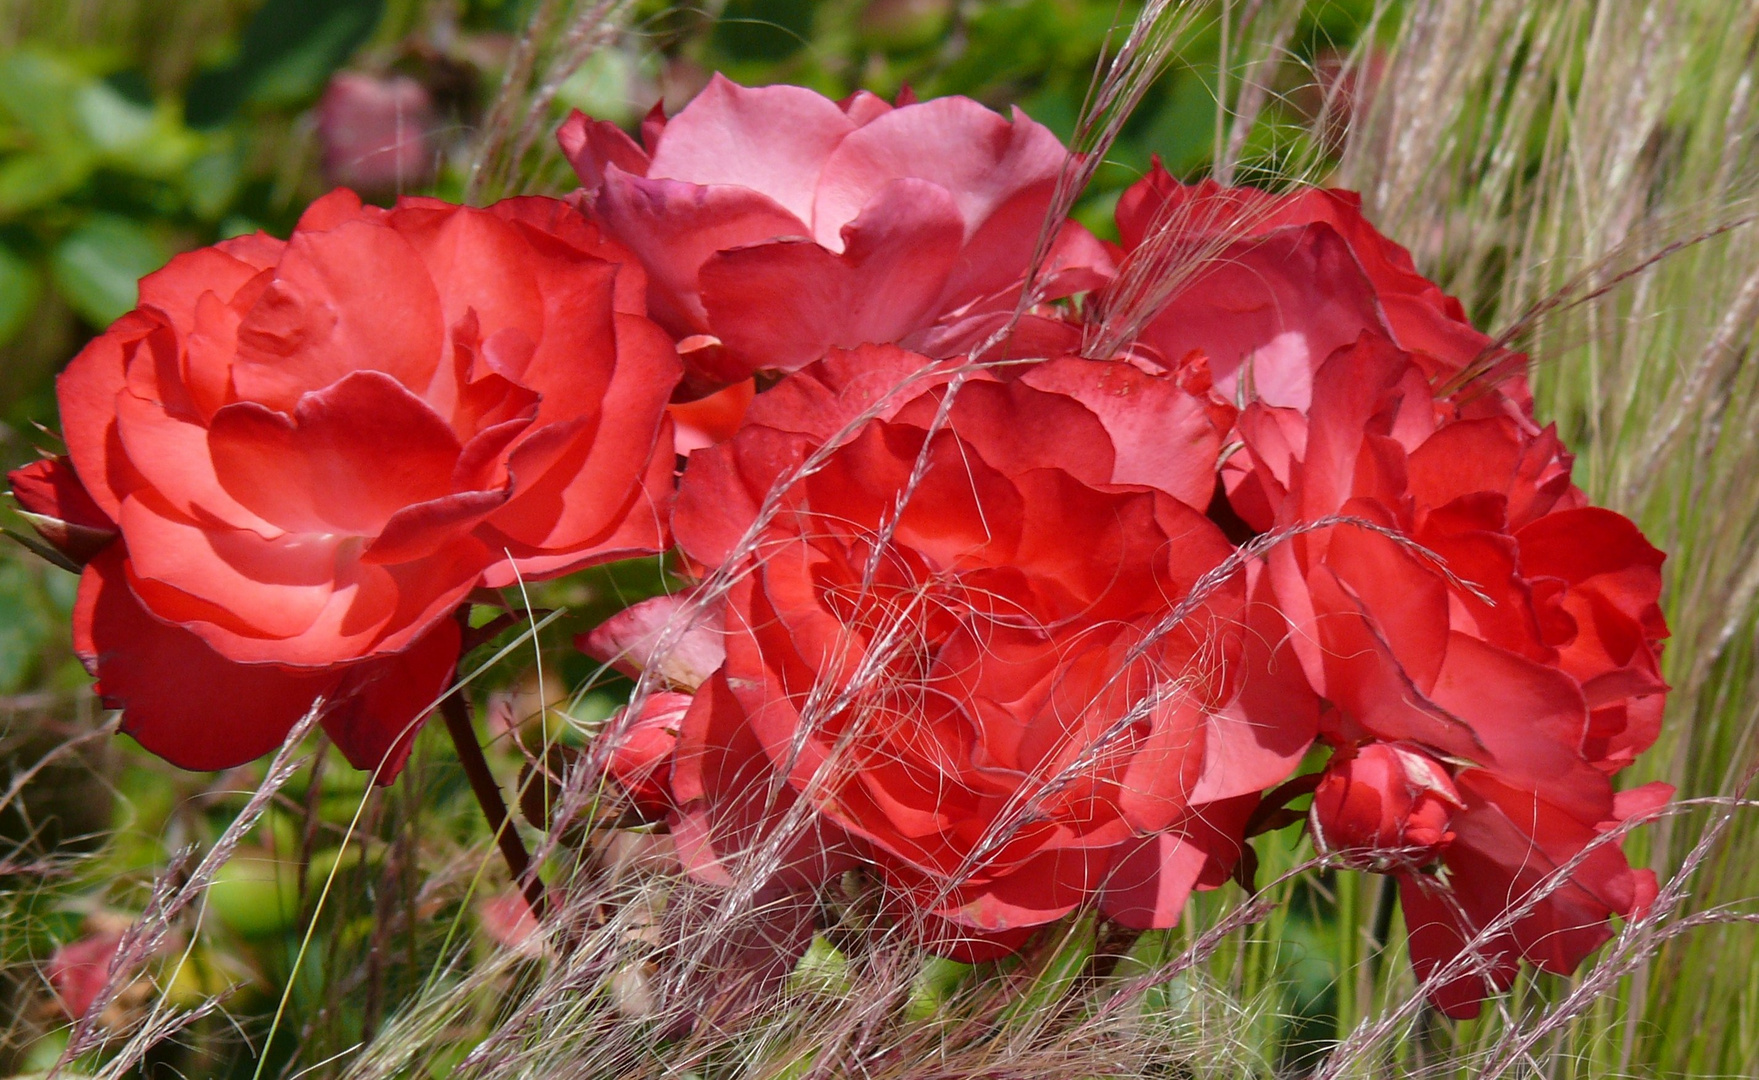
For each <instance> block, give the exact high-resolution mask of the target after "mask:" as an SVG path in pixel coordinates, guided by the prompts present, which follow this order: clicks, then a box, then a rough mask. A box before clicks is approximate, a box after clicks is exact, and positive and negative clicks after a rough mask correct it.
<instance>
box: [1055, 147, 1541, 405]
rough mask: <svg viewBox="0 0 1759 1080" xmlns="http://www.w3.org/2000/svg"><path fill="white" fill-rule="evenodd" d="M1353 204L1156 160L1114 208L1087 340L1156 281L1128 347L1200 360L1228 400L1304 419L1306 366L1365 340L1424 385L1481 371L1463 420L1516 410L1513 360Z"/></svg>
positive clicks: (1166, 357) (1119, 319)
mask: <svg viewBox="0 0 1759 1080" xmlns="http://www.w3.org/2000/svg"><path fill="white" fill-rule="evenodd" d="M1361 203H1362V200H1361V197H1360V196H1358V195H1357V194H1356V193H1354V192H1350V191H1331V190H1324V189H1319V188H1306V189H1302V190H1300V191H1298V192H1295V193H1291V194H1286V195H1273V194H1269V193H1267V192H1263V191H1258V190H1256V189H1253V188H1245V187H1235V188H1224V187H1221V186H1220V185H1218V184H1216V183H1215V182H1214V181H1208V180H1206V181H1204V182H1203V183H1201V184H1197V185H1184V184H1180V183H1179V182H1178V181H1176V180H1174V179H1173V178H1172V177H1171V176H1169V175H1168V174H1167V172H1166V171H1165V170H1164V169H1162V168H1161V167H1160V165H1159V163H1158V162H1157V163H1156V164H1155V165H1154V167H1153V168H1152V169H1151V170H1150V172H1149V175H1148V176H1146V177H1144V178H1143V179H1142V180H1140V181H1138V182H1137V183H1136V184H1135V185H1134V186H1132V187H1131V188H1130V189H1129V190H1128V191H1126V192H1124V194H1123V196H1122V197H1121V198H1120V199H1119V200H1118V209H1117V222H1118V232H1119V235H1120V236H1121V238H1122V240H1123V247H1124V251H1125V252H1126V255H1125V258H1124V260H1123V262H1122V263H1121V265H1120V268H1119V271H1118V278H1117V280H1116V281H1115V282H1114V283H1113V284H1112V285H1111V286H1110V287H1108V288H1107V289H1106V291H1105V292H1104V293H1103V294H1102V295H1101V297H1100V300H1099V303H1098V305H1097V311H1096V313H1095V316H1094V319H1095V327H1094V328H1092V329H1090V331H1089V333H1090V336H1096V335H1095V330H1103V329H1104V328H1105V327H1106V326H1108V325H1111V324H1118V325H1133V323H1132V320H1133V318H1134V317H1136V312H1135V310H1134V309H1137V308H1139V307H1141V306H1142V301H1143V300H1144V299H1145V298H1146V297H1148V296H1149V295H1151V294H1152V293H1153V292H1154V286H1155V285H1157V284H1160V283H1161V282H1168V281H1169V280H1170V284H1171V286H1172V288H1173V292H1172V295H1171V297H1170V298H1169V299H1165V302H1164V306H1163V307H1161V308H1159V309H1158V310H1150V311H1148V312H1147V314H1150V315H1151V316H1152V317H1151V318H1149V320H1148V321H1147V323H1146V325H1144V326H1142V327H1141V328H1140V332H1139V334H1138V335H1136V337H1135V340H1134V345H1133V351H1134V353H1135V354H1136V356H1137V357H1138V359H1139V360H1144V361H1149V362H1156V361H1158V362H1159V363H1160V364H1162V365H1165V366H1172V365H1174V364H1177V363H1178V362H1179V361H1180V360H1181V359H1182V358H1183V357H1185V356H1186V355H1187V354H1188V353H1190V352H1191V351H1192V350H1198V351H1201V352H1202V353H1203V354H1204V355H1205V356H1206V357H1207V358H1208V360H1209V365H1210V368H1211V370H1212V371H1213V373H1214V376H1215V382H1216V388H1217V390H1218V391H1219V392H1220V393H1221V394H1222V395H1223V396H1224V397H1227V398H1229V399H1230V400H1238V401H1240V402H1242V403H1244V402H1245V401H1248V400H1258V401H1263V402H1265V403H1267V404H1270V405H1278V406H1285V407H1288V408H1294V409H1305V408H1306V407H1307V404H1308V401H1309V399H1310V398H1311V395H1312V386H1313V372H1314V370H1315V369H1317V368H1318V366H1319V365H1320V364H1321V363H1323V362H1324V361H1325V359H1326V358H1327V357H1329V356H1330V355H1331V354H1332V352H1333V351H1335V350H1336V349H1338V348H1341V347H1343V346H1345V345H1349V344H1351V343H1352V342H1354V341H1355V340H1356V339H1357V337H1359V336H1360V335H1361V334H1363V333H1365V332H1367V333H1372V334H1374V335H1375V336H1378V337H1383V338H1385V339H1387V340H1389V341H1391V342H1393V343H1394V344H1396V345H1398V346H1399V347H1400V348H1401V349H1404V350H1406V351H1407V352H1408V353H1410V355H1411V358H1412V361H1413V362H1414V363H1415V364H1416V365H1417V366H1418V368H1419V369H1420V370H1421V371H1422V372H1423V374H1424V375H1425V376H1427V377H1428V378H1429V379H1430V381H1432V382H1435V383H1437V384H1441V383H1446V382H1448V381H1449V380H1458V379H1463V378H1466V377H1467V376H1468V375H1469V374H1472V373H1477V372H1480V371H1483V372H1487V373H1493V374H1495V375H1496V379H1494V380H1490V379H1480V380H1478V382H1479V383H1481V384H1486V387H1487V388H1486V389H1475V390H1474V393H1475V394H1481V395H1482V397H1483V398H1484V400H1483V401H1482V402H1481V403H1479V404H1477V405H1476V406H1475V407H1474V408H1475V411H1477V412H1490V411H1498V410H1504V411H1512V412H1514V413H1521V412H1523V411H1526V412H1530V411H1531V410H1530V403H1531V395H1530V394H1529V393H1528V391H1527V386H1526V378H1525V374H1524V366H1525V360H1526V357H1525V356H1522V355H1520V354H1516V353H1510V352H1509V351H1508V350H1506V349H1499V348H1497V347H1496V345H1495V343H1494V342H1493V341H1492V340H1491V339H1490V337H1489V336H1488V335H1486V334H1484V333H1482V332H1480V331H1479V330H1477V329H1475V328H1474V327H1473V326H1472V325H1471V324H1470V323H1469V322H1467V321H1466V316H1465V312H1464V310H1463V309H1462V308H1461V306H1460V302H1459V301H1458V300H1456V299H1454V298H1453V297H1451V296H1448V295H1447V294H1445V293H1443V292H1442V291H1441V289H1440V288H1439V287H1437V286H1436V285H1435V284H1434V283H1433V282H1431V281H1429V280H1427V279H1426V278H1424V277H1423V276H1422V275H1421V274H1419V273H1418V272H1417V270H1416V267H1415V266H1414V265H1413V264H1412V262H1411V255H1410V253H1409V252H1407V251H1406V250H1405V249H1404V248H1402V247H1400V246H1399V245H1398V244H1395V243H1393V242H1392V241H1391V240H1389V239H1387V238H1386V237H1384V236H1382V235H1381V234H1380V233H1378V232H1376V231H1375V229H1374V227H1373V226H1372V225H1370V224H1369V223H1368V221H1367V220H1366V219H1365V218H1364V217H1363V216H1362V211H1361ZM1144 274H1146V275H1147V278H1146V279H1145V278H1144ZM1161 287H1162V288H1163V289H1164V288H1165V285H1162V286H1161ZM1097 336H1105V335H1103V334H1101V335H1097ZM1491 383H1494V385H1488V384H1491ZM1465 396H1468V397H1470V396H1472V395H1465Z"/></svg>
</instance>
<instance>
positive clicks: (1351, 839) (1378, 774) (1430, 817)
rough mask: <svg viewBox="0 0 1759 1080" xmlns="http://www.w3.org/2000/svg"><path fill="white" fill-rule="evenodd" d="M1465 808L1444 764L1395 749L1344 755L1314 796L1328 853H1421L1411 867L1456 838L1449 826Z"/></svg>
mask: <svg viewBox="0 0 1759 1080" xmlns="http://www.w3.org/2000/svg"><path fill="white" fill-rule="evenodd" d="M1465 808H1466V804H1465V803H1463V802H1461V801H1460V793H1459V792H1458V791H1456V790H1454V782H1453V779H1452V778H1451V777H1449V776H1448V773H1447V770H1446V769H1444V768H1443V767H1442V765H1441V763H1440V762H1438V761H1436V760H1435V759H1434V758H1432V757H1430V756H1429V755H1428V754H1425V753H1423V752H1422V751H1421V750H1414V749H1411V748H1409V747H1404V746H1399V745H1395V744H1393V743H1370V744H1369V745H1367V746H1365V747H1363V748H1362V749H1361V750H1359V751H1351V750H1349V749H1347V748H1346V749H1345V750H1342V751H1340V752H1339V753H1338V754H1337V755H1335V756H1334V757H1333V758H1332V761H1331V764H1330V765H1328V766H1326V770H1325V774H1324V776H1323V777H1322V778H1321V779H1320V781H1319V787H1318V788H1317V789H1316V790H1315V791H1314V792H1313V824H1314V830H1315V832H1316V833H1317V834H1318V838H1319V840H1320V841H1321V842H1322V843H1323V845H1324V846H1325V847H1326V848H1328V849H1334V850H1335V849H1343V850H1346V851H1348V850H1360V851H1391V850H1393V849H1400V848H1404V849H1417V850H1414V851H1413V852H1412V853H1411V855H1410V856H1409V857H1408V859H1407V860H1406V861H1409V862H1412V863H1425V862H1429V861H1430V860H1431V859H1432V858H1433V857H1434V856H1435V855H1436V854H1437V853H1439V852H1440V850H1441V849H1442V848H1443V847H1445V846H1446V845H1447V844H1448V842H1449V841H1451V840H1452V839H1453V838H1454V834H1453V833H1452V832H1450V831H1448V823H1449V822H1451V821H1452V820H1453V816H1454V814H1455V812H1457V811H1460V810H1464V809H1465Z"/></svg>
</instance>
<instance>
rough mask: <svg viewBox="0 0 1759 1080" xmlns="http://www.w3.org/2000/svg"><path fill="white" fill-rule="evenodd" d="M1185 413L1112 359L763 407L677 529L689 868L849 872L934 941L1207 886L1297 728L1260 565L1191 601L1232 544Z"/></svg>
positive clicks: (948, 944) (796, 392) (895, 373)
mask: <svg viewBox="0 0 1759 1080" xmlns="http://www.w3.org/2000/svg"><path fill="white" fill-rule="evenodd" d="M949 395H950V396H951V401H948V397H949ZM1211 407H1212V403H1210V402H1208V401H1206V400H1205V399H1203V398H1201V397H1199V396H1197V395H1194V394H1192V393H1190V392H1188V391H1187V390H1185V389H1184V388H1182V387H1181V386H1179V385H1178V384H1177V383H1176V382H1174V381H1172V380H1169V379H1164V378H1158V377H1154V376H1150V375H1147V374H1144V373H1143V372H1141V371H1139V370H1137V369H1135V368H1133V367H1131V366H1129V365H1126V364H1118V363H1101V362H1095V361H1086V360H1079V359H1064V360H1055V361H1050V362H1048V363H1045V364H1041V365H1035V366H1033V367H1031V368H1029V369H1027V370H1026V371H1025V372H1024V373H1023V374H1021V375H1020V376H1019V377H1018V378H1017V379H1014V380H1012V381H1004V380H1002V379H1001V378H999V377H997V376H995V375H993V374H990V373H987V372H980V371H971V370H967V371H966V372H965V373H964V375H963V376H962V377H961V379H960V381H959V382H957V383H955V381H954V380H953V377H952V376H951V375H950V374H949V372H948V371H947V370H946V369H940V370H938V371H937V370H936V369H934V368H933V366H932V365H931V364H930V362H929V361H928V360H927V359H926V358H924V357H921V356H917V355H913V354H910V353H907V352H903V351H902V350H898V349H895V348H889V347H868V348H864V349H861V350H857V351H855V352H852V353H833V354H832V355H831V356H830V357H829V358H827V359H826V360H824V361H821V362H819V363H817V364H814V365H812V366H809V367H808V368H806V369H803V370H802V371H801V372H799V373H797V374H795V375H793V376H790V377H789V378H787V379H785V380H783V381H782V382H781V383H780V384H778V385H777V386H776V387H774V388H773V389H771V390H769V391H766V392H765V393H763V394H760V395H758V397H757V399H756V400H755V401H754V402H753V403H752V406H751V409H750V411H749V413H748V415H747V418H746V423H745V426H744V428H743V429H741V431H740V432H739V433H738V434H737V435H735V436H734V437H733V438H732V439H731V440H730V441H728V442H726V443H723V444H721V445H719V446H716V447H712V448H709V449H706V450H700V451H698V452H697V453H696V454H694V455H693V456H692V457H691V460H690V465H689V467H688V468H687V469H686V471H685V475H684V480H683V482H682V486H681V489H680V493H679V501H678V504H677V510H676V513H675V516H674V531H675V533H676V535H677V538H678V541H679V543H680V545H681V547H682V548H683V551H684V553H685V554H686V555H687V556H688V557H689V558H690V559H691V560H693V561H694V562H695V563H696V564H697V565H699V566H701V567H706V568H713V567H719V566H722V565H726V566H728V567H729V568H730V570H731V571H732V575H733V576H732V578H731V583H730V591H729V592H728V593H727V599H726V603H725V607H724V613H723V616H722V622H723V625H724V626H725V635H726V636H725V639H724V640H725V643H726V664H725V666H724V667H723V668H722V670H721V671H720V672H719V673H717V674H716V675H715V676H714V677H713V678H711V679H710V680H709V681H708V682H707V683H706V684H705V685H704V686H703V687H702V689H700V690H699V691H698V692H697V694H696V696H695V701H694V703H693V705H692V707H691V710H690V712H689V713H688V714H687V716H686V717H685V720H684V724H683V728H682V730H681V732H680V739H679V747H678V752H677V759H676V762H675V764H674V768H673V773H672V789H673V790H672V794H673V797H674V798H675V799H677V800H678V804H679V806H680V808H681V809H680V812H679V813H678V814H676V815H675V819H674V835H676V836H677V837H678V842H679V849H680V853H681V855H683V857H684V858H685V861H686V864H687V865H689V866H691V867H692V868H693V869H694V871H695V872H696V873H697V874H698V875H699V876H703V877H705V878H709V879H715V878H720V879H731V878H733V877H735V876H737V875H736V871H737V868H738V867H739V866H740V865H742V863H741V860H742V859H743V858H745V857H747V856H746V855H745V851H746V849H748V848H750V847H751V846H752V845H757V844H768V845H769V850H768V851H767V852H766V857H767V858H768V859H769V860H770V862H769V865H771V866H774V867H780V868H782V873H781V875H780V877H781V878H783V879H785V880H787V881H789V882H791V883H793V884H795V885H811V884H816V883H818V882H820V881H822V880H823V879H824V877H825V875H827V874H829V873H831V872H833V871H835V870H838V869H841V868H843V867H848V866H853V865H859V864H861V863H864V862H865V863H870V864H872V865H873V866H874V867H876V868H877V869H878V871H879V872H880V873H881V874H882V875H883V876H884V877H885V878H886V879H887V881H888V882H889V883H890V884H891V885H892V886H893V887H894V888H895V889H896V890H897V891H898V893H899V894H900V895H902V896H904V897H908V898H909V901H910V904H911V906H912V907H913V908H914V909H915V910H916V911H918V912H921V913H925V914H926V915H927V917H928V918H929V920H930V922H931V923H933V924H934V925H937V926H940V927H941V928H942V929H941V930H939V931H934V932H932V933H930V937H931V940H933V941H934V942H935V943H936V945H937V947H943V948H947V949H949V950H952V951H958V952H965V950H966V949H978V948H983V947H993V946H994V945H996V943H998V942H1001V943H1002V944H1003V945H1004V947H1005V946H1006V944H1007V943H1009V942H1012V943H1016V944H1017V942H1018V940H1019V939H1020V938H1021V937H1022V936H1023V934H1024V933H1025V932H1030V930H1031V929H1032V928H1034V927H1037V926H1040V925H1042V924H1044V923H1046V922H1049V921H1051V920H1054V919H1056V918H1058V917H1060V916H1061V915H1063V914H1064V913H1066V912H1068V911H1070V910H1071V909H1073V908H1074V907H1075V906H1076V905H1078V904H1081V903H1084V902H1091V901H1097V902H1098V903H1099V905H1100V906H1101V907H1102V908H1103V909H1104V910H1105V911H1107V912H1108V913H1109V914H1110V915H1112V916H1113V917H1114V918H1117V919H1119V920H1120V921H1124V922H1128V923H1129V924H1131V925H1135V926H1168V925H1171V924H1172V922H1173V921H1175V920H1176V919H1177V917H1178V915H1179V911H1180V909H1181V908H1182V907H1183V904H1184V900H1185V897H1186V895H1187V894H1188V893H1189V891H1190V890H1191V889H1192V888H1194V887H1213V885H1215V884H1218V883H1219V882H1220V881H1222V880H1225V877H1226V875H1227V873H1228V871H1229V870H1231V868H1232V866H1233V863H1234V861H1235V860H1236V859H1237V858H1238V856H1239V853H1240V850H1241V844H1242V841H1241V837H1240V831H1241V828H1242V827H1243V825H1244V821H1245V818H1246V816H1247V815H1248V814H1250V812H1251V809H1252V806H1253V804H1255V802H1256V799H1257V795H1258V793H1259V792H1260V791H1262V790H1263V789H1264V788H1266V787H1268V786H1270V785H1272V784H1275V783H1277V782H1279V781H1280V780H1282V779H1283V778H1285V777H1286V776H1287V775H1288V774H1289V773H1290V772H1291V771H1292V770H1293V769H1294V767H1295V766H1296V764H1298V762H1299V760H1300V758H1301V755H1302V753H1303V752H1304V751H1305V749H1306V747H1307V745H1308V744H1309V742H1310V740H1311V738H1312V735H1313V732H1314V725H1315V722H1316V715H1315V712H1314V701H1313V698H1312V695H1311V693H1310V692H1309V691H1308V690H1307V689H1306V687H1305V685H1304V683H1303V681H1302V680H1301V678H1300V672H1299V667H1298V664H1297V663H1296V662H1295V660H1294V658H1293V655H1292V654H1291V653H1290V652H1289V650H1288V648H1287V646H1286V644H1283V643H1282V642H1283V635H1282V634H1281V633H1280V632H1279V631H1280V626H1281V624H1280V622H1279V618H1278V616H1277V615H1276V613H1275V612H1274V611H1273V610H1271V609H1270V608H1268V607H1266V606H1265V605H1264V604H1263V603H1262V595H1263V594H1265V593H1266V592H1267V591H1268V588H1267V587H1268V580H1267V579H1266V578H1265V577H1264V576H1263V575H1262V574H1258V573H1255V572H1252V571H1251V570H1249V569H1246V568H1242V569H1241V570H1239V571H1238V572H1235V573H1232V574H1227V573H1224V574H1220V575H1218V576H1217V577H1216V579H1215V580H1214V581H1212V582H1211V583H1210V584H1209V585H1207V586H1206V591H1205V593H1204V594H1202V595H1195V596H1194V595H1193V592H1192V590H1193V587H1194V585H1195V584H1196V583H1197V582H1198V581H1199V579H1201V578H1203V577H1204V575H1205V574H1208V573H1209V572H1211V571H1213V570H1215V569H1216V568H1217V567H1218V566H1220V565H1221V564H1222V563H1224V562H1225V561H1226V560H1228V559H1229V557H1230V556H1231V555H1232V554H1233V550H1234V549H1233V547H1232V545H1230V544H1229V543H1228V542H1227V540H1226V539H1225V538H1224V537H1223V536H1222V534H1221V531H1220V530H1219V529H1218V528H1217V527H1216V526H1215V525H1214V524H1213V523H1212V522H1210V521H1209V520H1208V519H1207V518H1206V517H1204V516H1203V513H1202V510H1203V508H1204V507H1206V506H1207V505H1208V503H1209V500H1210V498H1211V495H1212V493H1213V490H1214V485H1215V480H1214V462H1215V458H1216V454H1217V453H1218V451H1219V449H1220V446H1221V443H1220V437H1221V430H1222V429H1221V427H1218V425H1217V423H1216V422H1215V418H1214V417H1213V416H1212V414H1211ZM943 408H944V409H945V415H944V417H940V413H941V411H942V409H943ZM937 417H940V418H938V419H937ZM1224 426H1225V425H1224ZM827 444H828V449H826V450H825V452H824V455H823V460H822V461H819V462H816V464H815V467H814V468H812V469H809V470H807V475H805V476H804V477H802V478H800V479H799V480H798V481H797V482H795V483H792V484H787V485H783V486H781V487H778V482H780V481H783V480H785V479H786V478H787V477H789V476H790V474H791V473H792V472H793V470H795V469H797V468H799V467H800V466H801V464H802V463H803V462H805V461H807V460H808V458H809V457H811V456H812V455H814V453H815V451H817V450H818V449H819V448H820V447H824V446H827ZM772 493H773V494H772ZM766 500H770V505H769V508H768V509H767V510H765V509H764V504H765V502H766ZM1182 605H1183V607H1181V606H1182ZM1175 612H1177V615H1176V616H1175ZM790 825H792V826H794V828H793V831H787V830H788V829H789V827H790ZM961 941H962V942H963V948H958V947H955V946H956V944H957V943H958V942H961ZM966 954H969V953H968V952H967V953H966Z"/></svg>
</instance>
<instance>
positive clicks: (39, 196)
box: [0, 147, 92, 217]
mask: <svg viewBox="0 0 1759 1080" xmlns="http://www.w3.org/2000/svg"><path fill="white" fill-rule="evenodd" d="M63 149H64V150H67V148H65V147H64V148H63ZM91 172H92V159H91V157H90V156H89V155H87V154H83V153H75V152H64V153H60V154H37V153H29V154H17V155H14V156H13V157H11V158H8V159H7V160H6V161H4V162H0V217H10V216H12V215H15V214H18V213H21V212H22V211H25V210H34V209H36V208H37V207H39V206H47V205H48V204H49V203H52V202H54V201H56V200H57V199H59V198H61V197H62V196H63V195H65V194H67V193H68V192H70V191H72V190H74V189H75V188H77V187H79V186H80V185H81V184H83V183H85V181H86V177H88V176H90V175H91Z"/></svg>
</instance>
